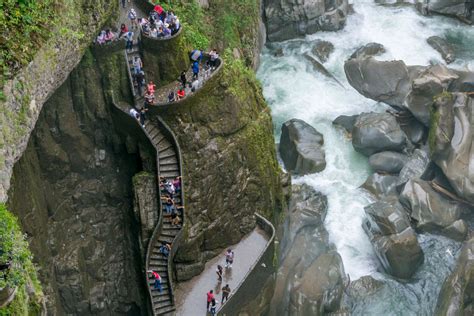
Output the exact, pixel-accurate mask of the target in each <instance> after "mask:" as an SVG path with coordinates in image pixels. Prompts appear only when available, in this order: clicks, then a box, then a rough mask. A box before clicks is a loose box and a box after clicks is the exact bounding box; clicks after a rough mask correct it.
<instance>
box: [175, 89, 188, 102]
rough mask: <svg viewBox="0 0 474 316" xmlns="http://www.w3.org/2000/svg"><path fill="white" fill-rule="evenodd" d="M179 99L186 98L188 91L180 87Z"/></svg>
mask: <svg viewBox="0 0 474 316" xmlns="http://www.w3.org/2000/svg"><path fill="white" fill-rule="evenodd" d="M177 95H178V100H181V99H184V98H185V97H186V92H184V89H183V88H180V89H179V90H178V92H177Z"/></svg>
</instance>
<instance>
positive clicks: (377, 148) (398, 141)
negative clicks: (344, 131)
mask: <svg viewBox="0 0 474 316" xmlns="http://www.w3.org/2000/svg"><path fill="white" fill-rule="evenodd" d="M406 141H407V139H406V135H405V134H404V133H403V131H402V130H401V128H400V126H399V125H398V123H397V120H396V119H395V117H393V116H392V115H391V114H389V113H372V112H371V113H362V114H361V115H359V116H358V117H357V119H356V122H355V124H354V127H353V129H352V145H353V147H354V149H355V150H356V151H357V152H360V153H361V154H363V155H365V156H370V155H373V154H375V153H378V152H381V151H402V150H403V149H404V147H405V145H406Z"/></svg>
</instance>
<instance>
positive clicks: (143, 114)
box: [140, 108, 146, 128]
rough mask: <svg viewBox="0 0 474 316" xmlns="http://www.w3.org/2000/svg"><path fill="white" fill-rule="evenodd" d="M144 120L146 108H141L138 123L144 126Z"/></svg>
mask: <svg viewBox="0 0 474 316" xmlns="http://www.w3.org/2000/svg"><path fill="white" fill-rule="evenodd" d="M145 120H146V109H145V108H142V109H141V110H140V125H141V126H142V127H143V128H145Z"/></svg>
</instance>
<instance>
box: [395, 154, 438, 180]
mask: <svg viewBox="0 0 474 316" xmlns="http://www.w3.org/2000/svg"><path fill="white" fill-rule="evenodd" d="M429 167H430V157H429V155H428V153H427V152H426V151H424V150H421V149H415V150H414V151H413V153H412V154H411V155H410V156H409V157H408V159H407V161H406V162H405V165H404V166H403V168H402V170H400V173H399V175H398V177H399V179H398V184H399V185H402V184H405V183H407V181H408V180H410V179H415V178H420V177H421V176H423V174H424V173H425V172H427V170H428V169H429Z"/></svg>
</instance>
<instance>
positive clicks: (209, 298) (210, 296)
mask: <svg viewBox="0 0 474 316" xmlns="http://www.w3.org/2000/svg"><path fill="white" fill-rule="evenodd" d="M213 299H214V291H213V290H210V291H209V292H207V307H206V309H207V310H208V311H209V306H210V305H211V302H212V300H213Z"/></svg>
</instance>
